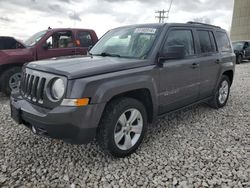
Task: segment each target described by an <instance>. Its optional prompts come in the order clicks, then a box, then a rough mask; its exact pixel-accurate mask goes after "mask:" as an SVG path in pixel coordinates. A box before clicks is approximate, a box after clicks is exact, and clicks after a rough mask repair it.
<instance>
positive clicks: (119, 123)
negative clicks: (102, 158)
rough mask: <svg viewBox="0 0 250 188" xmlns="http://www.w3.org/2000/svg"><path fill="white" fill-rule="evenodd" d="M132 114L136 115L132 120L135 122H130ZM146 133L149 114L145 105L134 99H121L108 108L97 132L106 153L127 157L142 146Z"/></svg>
mask: <svg viewBox="0 0 250 188" xmlns="http://www.w3.org/2000/svg"><path fill="white" fill-rule="evenodd" d="M133 110H134V111H133ZM138 112H139V113H138ZM132 114H134V115H136V116H133V117H134V118H132V119H134V121H133V120H132V121H128V120H130V117H131V115H132ZM135 117H136V118H135ZM129 124H130V125H129ZM133 130H136V132H133ZM146 131H147V112H146V110H145V107H144V105H143V104H142V103H141V102H140V101H138V100H136V99H133V98H119V99H115V100H113V101H111V103H109V104H108V106H107V107H106V109H105V111H104V113H103V116H102V118H101V121H100V124H99V128H98V131H97V142H98V144H99V146H100V147H101V148H102V149H103V151H104V152H105V153H107V154H109V155H112V156H114V157H126V156H128V155H130V154H132V153H133V152H135V151H136V149H137V148H138V147H139V146H140V144H141V142H142V140H143V138H144V136H145V134H146ZM115 135H116V139H115Z"/></svg>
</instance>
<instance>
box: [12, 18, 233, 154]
mask: <svg viewBox="0 0 250 188" xmlns="http://www.w3.org/2000/svg"><path fill="white" fill-rule="evenodd" d="M89 54H90V55H89V56H88V57H74V58H56V59H51V60H43V61H36V62H32V63H29V64H27V65H26V66H24V68H23V73H22V74H23V75H22V81H21V85H20V91H19V92H15V93H12V96H11V114H12V118H13V119H15V120H16V121H17V122H18V123H19V124H24V125H25V126H27V127H28V128H30V129H31V130H32V131H33V132H34V133H36V134H38V135H43V136H48V137H52V138H57V139H63V140H65V141H69V142H73V143H88V142H90V141H92V140H96V141H97V142H98V143H99V145H100V146H101V148H102V149H103V150H104V151H105V152H107V153H109V154H111V155H113V156H116V157H125V156H127V155H130V154H131V153H133V152H134V151H135V150H136V149H137V148H138V147H139V145H140V144H141V142H142V140H143V137H144V136H145V134H146V131H147V127H148V124H152V123H153V122H155V120H156V119H157V117H159V116H162V115H164V114H166V113H170V112H172V111H176V110H178V109H181V108H183V107H186V106H189V105H192V104H197V103H200V102H206V103H209V104H210V105H211V106H212V107H214V108H217V109H218V108H221V107H223V106H225V105H226V103H227V100H228V97H229V92H230V87H231V85H232V82H233V77H234V68H235V55H234V53H233V50H232V46H231V42H230V39H229V38H228V35H227V33H226V31H225V30H223V29H221V28H220V27H216V26H212V25H206V24H201V23H194V22H189V23H186V24H144V25H132V26H126V27H120V28H116V29H113V30H110V31H109V32H107V33H106V34H105V35H104V36H103V37H102V38H101V39H100V40H99V42H98V43H97V44H96V45H95V46H94V47H93V48H92V49H91V51H90V52H89Z"/></svg>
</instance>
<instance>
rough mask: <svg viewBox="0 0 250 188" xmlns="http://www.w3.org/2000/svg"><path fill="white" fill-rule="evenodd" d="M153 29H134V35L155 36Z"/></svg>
mask: <svg viewBox="0 0 250 188" xmlns="http://www.w3.org/2000/svg"><path fill="white" fill-rule="evenodd" d="M155 32H156V29H155V28H136V29H135V33H146V34H155Z"/></svg>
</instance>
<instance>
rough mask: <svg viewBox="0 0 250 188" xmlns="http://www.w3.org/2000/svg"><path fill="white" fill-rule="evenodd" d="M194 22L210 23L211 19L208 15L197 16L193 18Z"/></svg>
mask: <svg viewBox="0 0 250 188" xmlns="http://www.w3.org/2000/svg"><path fill="white" fill-rule="evenodd" d="M194 22H201V23H206V24H211V19H210V18H208V17H197V18H194Z"/></svg>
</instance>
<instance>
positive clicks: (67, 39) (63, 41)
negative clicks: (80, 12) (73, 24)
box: [46, 31, 75, 49]
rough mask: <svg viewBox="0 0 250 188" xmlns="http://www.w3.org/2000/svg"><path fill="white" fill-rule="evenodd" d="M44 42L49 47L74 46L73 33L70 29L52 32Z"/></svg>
mask: <svg viewBox="0 0 250 188" xmlns="http://www.w3.org/2000/svg"><path fill="white" fill-rule="evenodd" d="M46 44H47V46H48V48H49V49H54V48H72V47H75V44H74V42H73V35H72V33H71V32H70V31H60V32H56V33H54V34H53V35H52V36H50V37H49V38H48V39H47V40H46Z"/></svg>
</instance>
